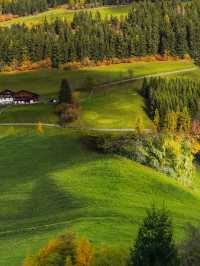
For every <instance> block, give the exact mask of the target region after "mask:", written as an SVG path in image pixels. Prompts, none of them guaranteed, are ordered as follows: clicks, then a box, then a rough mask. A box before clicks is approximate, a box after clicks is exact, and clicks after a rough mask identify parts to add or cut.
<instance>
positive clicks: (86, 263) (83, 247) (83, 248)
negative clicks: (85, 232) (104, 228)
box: [76, 238, 93, 266]
mask: <svg viewBox="0 0 200 266" xmlns="http://www.w3.org/2000/svg"><path fill="white" fill-rule="evenodd" d="M92 261H93V248H92V246H91V244H90V242H89V241H88V240H87V239H85V238H82V239H81V240H80V241H79V243H78V246H77V250H76V266H90V265H91V264H92Z"/></svg>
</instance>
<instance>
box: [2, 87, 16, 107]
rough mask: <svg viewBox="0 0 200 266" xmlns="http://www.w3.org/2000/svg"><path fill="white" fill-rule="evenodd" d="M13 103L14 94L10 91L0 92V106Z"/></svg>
mask: <svg viewBox="0 0 200 266" xmlns="http://www.w3.org/2000/svg"><path fill="white" fill-rule="evenodd" d="M13 102H14V93H13V92H12V91H11V90H4V91H1V92H0V104H12V103H13Z"/></svg>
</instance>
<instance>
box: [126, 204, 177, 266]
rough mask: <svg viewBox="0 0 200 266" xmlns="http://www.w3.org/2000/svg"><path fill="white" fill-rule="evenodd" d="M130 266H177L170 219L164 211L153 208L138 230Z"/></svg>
mask: <svg viewBox="0 0 200 266" xmlns="http://www.w3.org/2000/svg"><path fill="white" fill-rule="evenodd" d="M130 265H131V266H163V265H165V266H177V265H180V264H179V260H178V256H177V250H176V248H175V244H174V241H173V231H172V223H171V219H170V217H169V215H168V213H167V212H166V210H165V209H161V210H159V209H158V210H157V209H155V207H153V208H152V209H151V210H149V211H148V213H147V216H146V217H145V219H144V221H143V224H142V225H141V227H140V229H139V233H138V236H137V239H136V243H135V245H134V248H133V250H132V252H131V262H130Z"/></svg>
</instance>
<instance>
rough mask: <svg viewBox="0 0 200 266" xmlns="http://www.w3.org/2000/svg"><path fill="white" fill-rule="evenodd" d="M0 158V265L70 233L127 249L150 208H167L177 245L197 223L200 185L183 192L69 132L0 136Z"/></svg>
mask: <svg viewBox="0 0 200 266" xmlns="http://www.w3.org/2000/svg"><path fill="white" fill-rule="evenodd" d="M0 153H1V157H0V167H1V171H0V175H1V186H0V228H1V229H0V265H2V266H3V265H6V266H11V265H12V266H13V265H15V266H18V265H21V262H22V260H23V258H24V257H25V256H26V255H28V254H32V253H33V252H34V251H35V250H37V249H38V248H39V247H40V246H41V245H43V244H44V243H45V242H46V241H47V240H48V239H50V238H53V237H55V236H56V235H58V234H61V233H63V232H65V231H66V230H67V229H68V230H73V231H75V232H77V233H78V234H79V235H85V236H87V237H88V238H89V239H91V240H92V241H93V242H94V243H95V244H99V243H101V242H104V243H107V244H108V245H111V246H113V247H116V248H120V247H121V245H123V246H124V247H125V246H129V245H130V244H131V243H132V241H133V238H134V237H135V236H136V232H137V228H138V225H139V223H140V222H141V219H142V217H143V216H144V213H145V209H146V208H147V207H149V206H150V205H151V204H152V203H153V202H155V203H156V205H162V204H163V202H165V203H166V205H167V207H168V209H169V210H170V211H171V213H172V216H173V222H174V226H175V233H176V234H175V235H176V240H179V239H180V238H181V237H182V236H183V227H184V226H185V225H186V223H187V222H197V221H198V217H199V211H200V189H199V183H194V188H195V189H194V190H192V189H187V188H184V187H183V186H181V185H180V184H178V183H177V182H176V181H174V180H172V179H170V178H169V177H166V176H165V175H163V174H160V173H158V172H156V171H154V170H152V169H150V168H148V167H144V166H141V165H139V164H137V163H135V162H133V161H130V160H128V159H125V158H120V157H113V156H110V155H101V154H97V153H95V152H92V151H89V150H87V149H86V148H85V147H84V146H83V145H82V144H81V142H80V139H79V134H78V133H75V132H73V131H71V130H56V129H51V130H50V129H49V130H47V129H46V130H45V132H44V134H43V135H40V134H38V133H36V130H35V129H33V130H30V129H29V130H28V129H27V130H25V129H18V130H15V129H14V128H9V129H4V133H3V132H2V131H1V139H0ZM197 181H198V179H197ZM197 181H195V182H197ZM54 223H58V224H55V225H54V226H52V227H49V228H48V227H47V228H43V227H41V228H38V229H36V230H30V231H26V232H21V231H20V232H17V231H18V230H22V229H23V228H27V227H35V226H42V225H46V224H54ZM59 223H60V224H59ZM4 231H13V232H12V233H6V234H4V235H3V234H2V232H4Z"/></svg>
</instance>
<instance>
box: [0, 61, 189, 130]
mask: <svg viewBox="0 0 200 266" xmlns="http://www.w3.org/2000/svg"><path fill="white" fill-rule="evenodd" d="M190 67H193V64H192V63H191V62H186V61H179V62H174V61H168V62H149V63H145V62H140V63H139V62H138V63H132V64H119V65H112V66H106V67H95V68H85V69H81V70H77V71H66V72H64V71H57V70H40V71H39V70H38V71H33V72H25V73H17V74H16V73H15V74H0V89H6V88H11V89H13V90H15V91H17V90H20V89H28V90H31V91H33V92H37V93H39V95H40V96H41V100H42V101H43V102H44V103H43V104H40V105H34V106H11V107H9V108H7V109H4V110H3V112H1V111H0V122H38V121H41V122H44V123H45V122H46V123H47V122H48V123H56V122H57V120H58V119H57V117H56V116H55V113H54V107H53V106H49V105H48V104H46V101H47V99H48V98H49V97H57V96H58V91H59V86H60V81H61V79H62V78H64V77H66V78H68V79H69V80H70V83H71V86H72V88H73V89H75V90H76V89H78V90H80V91H79V93H78V95H79V96H78V97H77V99H78V100H79V101H80V105H81V114H80V119H79V120H78V121H76V123H75V125H81V126H89V127H99V128H102V127H104V128H105V127H108V128H120V127H129V128H131V127H134V126H135V123H136V121H137V119H138V116H140V117H141V116H142V118H143V121H144V126H145V127H146V128H149V127H151V122H150V120H149V118H148V117H147V115H146V113H145V111H144V101H143V98H142V97H141V96H140V95H139V93H138V89H139V88H140V87H141V84H142V81H134V82H130V83H126V84H120V85H115V86H107V87H105V88H98V89H95V90H94V92H93V93H92V94H91V93H90V92H88V91H86V90H81V88H85V87H86V85H85V84H86V80H87V78H88V77H92V78H93V79H94V82H95V84H96V85H98V84H102V83H106V82H110V81H114V80H119V79H124V78H127V77H128V70H129V69H132V70H133V73H134V77H138V76H143V75H148V74H155V73H161V72H168V71H174V70H181V69H185V68H190ZM187 75H188V73H187ZM25 84H28V85H27V86H26V85H25Z"/></svg>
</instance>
